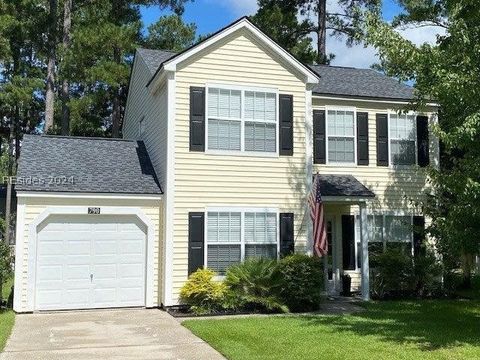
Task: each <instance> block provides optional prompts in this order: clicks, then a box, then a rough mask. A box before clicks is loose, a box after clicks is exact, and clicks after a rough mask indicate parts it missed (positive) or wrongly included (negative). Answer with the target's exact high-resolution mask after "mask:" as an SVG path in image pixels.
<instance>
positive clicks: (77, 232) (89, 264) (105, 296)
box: [35, 216, 146, 310]
mask: <svg viewBox="0 0 480 360" xmlns="http://www.w3.org/2000/svg"><path fill="white" fill-rule="evenodd" d="M47 220H48V221H49V222H48V223H47V224H42V225H41V226H40V227H39V228H38V231H39V233H38V237H37V239H38V250H37V251H38V257H37V295H36V302H35V303H36V308H37V309H39V310H43V309H45V310H54V309H86V308H102V307H120V306H144V305H145V262H146V256H145V252H146V231H145V228H144V226H143V225H141V224H139V223H138V220H137V219H136V218H134V217H127V216H121V217H110V216H94V217H93V216H70V217H69V216H53V217H51V218H49V219H47ZM52 229H54V231H52ZM59 229H61V231H58V230H59ZM47 254H48V255H47ZM51 254H53V256H51ZM90 275H93V277H92V278H90Z"/></svg>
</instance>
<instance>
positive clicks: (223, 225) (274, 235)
mask: <svg viewBox="0 0 480 360" xmlns="http://www.w3.org/2000/svg"><path fill="white" fill-rule="evenodd" d="M206 214H207V216H206V227H205V228H206V229H205V231H206V236H205V238H206V249H207V251H206V258H205V263H206V267H207V268H209V269H212V270H214V271H215V272H217V273H218V274H219V275H225V272H226V270H227V269H228V267H230V266H232V265H235V264H238V263H240V262H242V261H244V260H246V259H249V258H259V257H262V258H268V259H277V257H278V247H279V240H278V212H277V211H276V210H272V209H270V210H265V209H228V208H227V209H217V208H212V209H208V210H207V212H206Z"/></svg>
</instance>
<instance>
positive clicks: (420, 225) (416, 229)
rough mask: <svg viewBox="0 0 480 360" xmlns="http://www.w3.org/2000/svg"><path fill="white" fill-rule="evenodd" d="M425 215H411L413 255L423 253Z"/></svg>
mask: <svg viewBox="0 0 480 360" xmlns="http://www.w3.org/2000/svg"><path fill="white" fill-rule="evenodd" d="M424 241H425V217H423V216H414V217H413V254H414V255H415V256H421V255H425V246H424Z"/></svg>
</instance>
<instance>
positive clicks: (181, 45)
mask: <svg viewBox="0 0 480 360" xmlns="http://www.w3.org/2000/svg"><path fill="white" fill-rule="evenodd" d="M196 31H197V26H196V25H195V24H194V23H190V24H185V23H184V22H183V21H182V18H181V17H180V16H178V15H168V16H162V17H160V18H159V19H158V21H157V22H155V23H153V24H151V25H150V26H149V27H148V36H147V38H146V39H145V43H144V44H145V47H147V48H150V49H163V50H172V51H182V50H184V49H186V48H187V47H189V46H191V45H193V43H194V41H195V33H196Z"/></svg>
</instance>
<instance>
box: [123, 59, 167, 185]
mask: <svg viewBox="0 0 480 360" xmlns="http://www.w3.org/2000/svg"><path fill="white" fill-rule="evenodd" d="M151 77H152V74H151V73H150V71H149V70H148V68H147V65H146V64H145V62H144V61H143V59H142V58H141V56H139V55H137V56H135V63H134V65H133V69H132V82H131V84H130V89H129V94H128V103H127V108H126V110H125V122H124V128H123V137H124V138H125V139H139V140H143V142H144V143H145V147H146V148H147V151H148V154H149V156H150V160H151V161H152V164H153V167H154V169H155V172H156V174H157V177H158V179H159V182H160V185H161V186H162V189H165V183H166V181H165V179H166V174H167V165H166V164H167V134H168V128H167V126H168V124H167V116H168V108H167V86H166V83H165V82H164V83H163V84H162V86H160V88H159V89H157V91H156V92H155V93H154V94H153V95H152V94H151V93H150V91H149V90H148V89H147V88H146V87H145V85H146V84H147V83H148V81H149V80H150V78H151ZM142 118H143V123H144V128H145V129H144V132H143V134H142V136H141V137H139V127H140V126H139V122H140V119H142Z"/></svg>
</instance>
